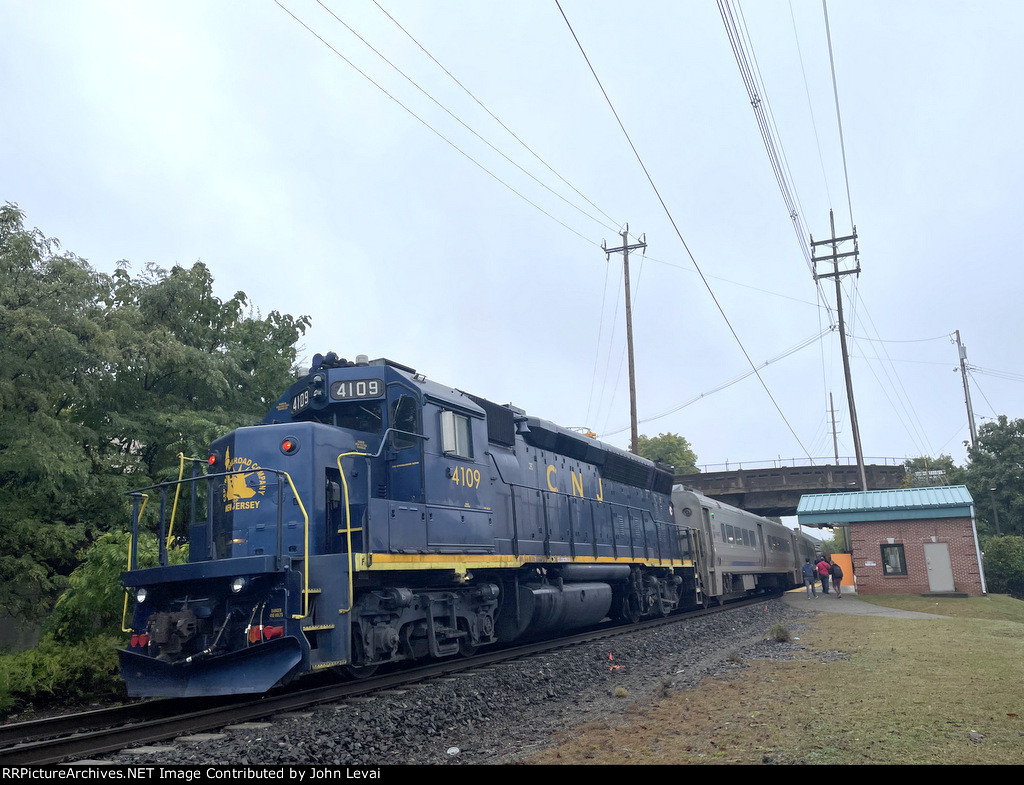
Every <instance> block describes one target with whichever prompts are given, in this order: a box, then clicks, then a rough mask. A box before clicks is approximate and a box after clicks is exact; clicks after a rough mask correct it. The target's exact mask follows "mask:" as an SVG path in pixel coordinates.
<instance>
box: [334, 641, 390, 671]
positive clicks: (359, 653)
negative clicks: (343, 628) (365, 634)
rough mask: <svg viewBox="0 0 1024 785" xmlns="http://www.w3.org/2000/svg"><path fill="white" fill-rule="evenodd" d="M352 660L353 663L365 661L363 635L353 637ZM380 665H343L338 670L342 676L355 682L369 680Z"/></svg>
mask: <svg viewBox="0 0 1024 785" xmlns="http://www.w3.org/2000/svg"><path fill="white" fill-rule="evenodd" d="M352 659H353V661H357V660H363V659H365V654H364V653H363V639H362V636H361V635H353V636H352ZM379 667H380V665H355V664H354V663H351V662H350V663H349V664H348V665H342V666H341V667H340V668H336V669H335V670H337V671H338V672H339V673H341V675H343V676H346V677H348V678H350V679H354V680H355V681H359V680H360V679H369V678H370V677H371V676H373V674H375V673H376V672H377V669H378V668H379Z"/></svg>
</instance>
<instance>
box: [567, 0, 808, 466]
mask: <svg viewBox="0 0 1024 785" xmlns="http://www.w3.org/2000/svg"><path fill="white" fill-rule="evenodd" d="M555 5H556V6H558V11H559V13H561V15H562V19H564V20H565V24H566V26H567V27H568V28H569V32H570V33H571V34H572V37H573V40H574V41H575V42H576V46H577V47H578V48H579V50H580V53H581V54H582V55H583V59H584V60H585V61H586V63H587V67H588V68H589V69H590V73H591V74H592V75H593V77H594V80H595V81H596V82H597V85H598V87H599V88H600V90H601V94H602V95H603V96H604V98H605V102H606V103H607V104H608V107H609V109H611V112H612V114H613V115H614V117H615V120H616V122H617V123H618V124H619V128H620V129H621V130H622V133H623V135H624V136H625V138H626V142H627V143H628V144H629V147H630V149H631V150H632V151H633V155H634V156H635V157H636V160H637V163H638V164H639V165H640V168H641V169H642V170H643V172H644V175H645V176H646V177H647V181H648V183H650V185H651V189H652V190H653V191H654V194H655V196H656V197H657V199H658V202H659V203H660V204H661V207H662V210H664V212H665V215H666V217H667V218H668V220H669V223H670V224H672V228H673V230H674V231H675V233H676V236H677V237H678V238H679V241H680V243H682V246H683V248H684V249H685V250H686V254H687V256H689V257H690V261H692V262H693V266H694V267H695V268H696V269H697V272H698V274H699V275H700V277H701V281H703V283H704V287H705V288H706V289H707V291H708V293H709V294H710V295H711V299H712V300H713V301H714V303H715V306H716V307H717V308H718V312H719V313H720V314H721V316H722V319H723V320H724V321H725V323H726V325H727V326H728V328H729V332H730V333H731V334H732V336H733V339H734V340H735V341H736V344H737V345H738V346H739V348H740V351H742V352H743V356H744V357H745V358H746V360H747V363H748V364H749V365H750V367H751V368H752V369H754V373H755V375H756V376H757V378H758V381H759V382H760V383H761V386H762V387H763V388H764V391H765V393H766V394H767V395H768V397H769V399H770V400H771V402H772V405H773V406H774V407H775V410H776V411H777V412H778V414H779V416H780V417H781V418H782V420H783V422H784V423H785V424H786V427H787V428H788V429H789V432H790V433H791V434H792V435H793V438H794V439H796V441H797V443H798V444H799V445H800V448H801V449H802V450H803V451H804V452H805V453H806V454H807V457H808V459H810V458H811V456H810V453H808V452H807V448H806V447H804V444H803V442H802V441H801V440H800V437H799V436H798V435H797V433H796V431H795V430H794V429H793V426H792V425H791V424H790V422H789V420H788V419H787V418H786V415H785V414H784V413H783V411H782V408H781V407H780V406H779V403H778V401H776V400H775V396H774V395H773V394H772V392H771V390H769V389H768V385H767V383H766V382H765V381H764V379H763V378H762V377H761V374H760V373H759V372H758V370H757V369H756V367H755V365H754V362H753V360H752V359H751V358H750V354H749V353H748V352H747V349H746V347H745V346H744V345H743V342H742V341H741V340H740V337H739V335H738V334H737V333H736V330H735V328H734V327H733V326H732V322H730V321H729V317H728V316H727V315H726V313H725V310H724V309H723V308H722V305H721V303H720V302H719V301H718V298H717V297H716V296H715V293H714V290H713V289H712V288H711V284H710V283H709V282H708V280H707V278H706V277H705V276H704V273H703V271H702V270H701V268H700V265H699V264H698V263H697V260H696V258H695V257H694V255H693V253H692V252H691V251H690V248H689V246H688V245H687V244H686V240H685V239H683V235H682V232H680V231H679V227H678V225H677V224H676V221H675V218H674V217H673V215H672V212H671V211H670V210H669V209H668V205H666V204H665V200H664V199H663V198H662V196H661V192H660V191H659V190H658V187H657V186H656V185H655V184H654V179H653V178H652V177H651V174H650V172H649V171H648V169H647V166H646V165H645V164H644V162H643V158H641V156H640V153H639V152H638V151H637V149H636V146H635V145H634V144H633V140H632V139H631V138H630V136H629V132H628V131H627V130H626V127H625V125H624V124H623V122H622V119H621V118H620V117H619V113H618V112H617V111H616V110H615V106H614V104H613V103H612V101H611V98H609V96H608V93H607V91H606V90H605V89H604V85H603V84H602V83H601V79H600V77H598V75H597V71H595V70H594V66H593V65H592V64H591V62H590V58H589V57H588V56H587V53H586V51H585V50H584V49H583V44H581V43H580V40H579V38H578V37H577V35H576V31H575V30H573V27H572V24H571V23H570V22H569V18H568V17H567V16H566V15H565V11H564V10H563V9H562V5H561V3H560V2H559V0H555Z"/></svg>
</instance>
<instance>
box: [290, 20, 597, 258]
mask: <svg viewBox="0 0 1024 785" xmlns="http://www.w3.org/2000/svg"><path fill="white" fill-rule="evenodd" d="M274 3H275V5H277V6H278V7H279V8H280V9H281V10H282V11H284V12H285V13H286V14H288V16H290V17H291V18H292V19H294V20H295V21H296V22H297V23H298V24H299V25H301V26H302V27H303V28H305V30H306V31H307V32H309V33H310V34H311V35H312V36H313V37H315V38H316V39H317V40H319V41H320V43H322V44H323V45H324V46H326V47H327V48H328V49H330V50H331V51H332V52H333V53H334V54H335V55H337V56H338V57H339V58H341V59H342V60H343V61H344V62H345V63H347V64H348V65H349V66H350V67H351V68H353V69H354V70H355V71H356V72H357V73H358V74H359V75H360V76H362V77H363V78H364V79H366V80H367V81H368V82H369V83H370V84H372V85H373V86H374V87H376V88H377V89H378V90H380V91H381V92H382V93H384V95H386V96H387V97H388V98H390V99H391V100H392V101H394V102H395V103H396V104H398V105H399V106H400V107H401V108H402V109H404V110H405V111H406V112H407V113H409V114H410V115H411V116H412V117H413V118H415V119H416V120H418V121H419V122H420V123H421V124H422V125H424V126H425V127H426V128H427V129H428V130H430V131H431V132H432V133H433V134H435V135H436V136H438V137H439V138H440V139H441V140H442V141H444V142H445V143H446V144H448V145H449V146H450V147H451V148H452V149H454V150H455V151H456V152H458V153H459V154H460V155H462V156H463V157H465V158H466V159H467V160H469V161H470V162H471V163H472V164H474V165H475V166H476V167H477V168H479V169H480V170H482V171H483V172H484V173H486V174H487V175H488V176H489V177H491V178H493V179H494V180H496V181H497V182H498V183H500V184H501V185H503V186H505V188H507V189H508V190H509V191H511V192H512V193H513V194H515V195H516V196H518V197H519V198H520V199H522V200H523V201H524V202H526V203H527V204H529V205H530V206H531V207H533V208H534V209H536V210H537V211H539V212H541V213H543V214H544V215H546V216H547V217H548V218H550V219H551V220H552V221H554V222H555V223H557V224H558V225H559V226H561V227H562V228H564V229H567V230H568V231H570V232H572V233H573V234H574V235H576V236H577V237H579V238H580V239H582V240H583V241H584V242H586V243H588V244H590V245H595V246H597V247H600V246H599V245H598V244H597V242H595V241H594V240H592V239H591V238H589V237H587V236H586V235H584V234H583V233H581V232H579V231H577V230H576V229H574V228H572V227H571V226H569V225H568V224H567V223H565V222H564V221H562V220H561V219H559V218H557V217H555V216H554V215H553V214H552V213H550V212H549V211H547V210H545V209H544V208H543V207H541V206H540V205H539V204H537V203H536V202H535V201H533V200H532V199H530V198H529V197H527V196H526V195H525V194H523V193H521V192H520V191H519V190H517V189H516V188H515V187H513V186H512V185H510V184H509V183H507V182H505V180H503V179H502V178H501V177H499V176H498V175H496V174H495V173H494V172H492V171H491V170H490V169H488V168H487V167H486V166H484V165H483V164H482V163H480V162H479V161H478V160H476V158H474V157H473V156H472V155H470V154H469V153H467V152H466V151H465V150H463V149H462V148H461V147H459V146H458V145H457V144H455V142H453V141H452V140H451V139H449V138H448V137H447V136H445V135H444V134H443V133H441V132H440V131H439V130H437V129H436V128H434V126H432V125H431V124H430V123H428V122H427V121H426V120H424V119H423V118H422V117H420V116H419V115H418V114H416V112H414V111H413V110H412V109H410V108H409V107H408V106H406V105H405V104H404V103H403V102H402V101H400V100H399V99H398V98H397V97H396V96H394V95H393V94H392V93H390V92H389V91H388V90H387V89H386V88H384V87H383V86H382V85H381V84H379V83H378V82H377V81H375V80H374V79H373V78H372V77H371V76H370V75H369V74H367V73H366V72H365V71H363V70H362V69H361V68H359V66H357V65H356V64H355V63H353V62H352V61H351V60H350V59H349V58H347V57H346V56H345V55H344V54H342V53H341V52H340V51H339V50H338V49H337V48H336V47H334V46H333V45H332V44H331V43H330V42H329V41H327V39H325V38H324V37H323V36H321V35H320V34H319V33H318V32H316V31H315V30H314V29H313V28H312V27H310V26H309V25H308V24H306V22H304V21H303V20H302V19H300V18H299V17H298V16H296V15H295V14H294V13H292V11H291V10H289V9H288V8H287V7H285V6H284V5H283V4H282V3H281V0H274Z"/></svg>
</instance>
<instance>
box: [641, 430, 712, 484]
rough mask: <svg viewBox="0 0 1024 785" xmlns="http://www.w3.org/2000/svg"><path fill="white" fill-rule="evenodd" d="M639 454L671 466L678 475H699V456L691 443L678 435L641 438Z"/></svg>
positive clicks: (661, 434) (668, 434) (665, 434)
mask: <svg viewBox="0 0 1024 785" xmlns="http://www.w3.org/2000/svg"><path fill="white" fill-rule="evenodd" d="M637 452H638V453H639V454H640V455H641V456H642V457H644V458H647V459H648V460H651V461H657V462H659V463H663V464H665V465H667V466H671V467H672V468H673V470H674V471H675V473H676V474H697V473H698V472H699V471H700V469H698V468H697V455H696V453H694V451H693V449H692V448H691V447H690V443H689V442H688V441H687V440H686V439H685V438H684V437H682V436H680V435H679V434H677V433H659V434H658V435H657V436H652V437H650V438H648V437H647V436H640V438H639V439H638V440H637Z"/></svg>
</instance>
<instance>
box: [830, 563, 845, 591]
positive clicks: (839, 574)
mask: <svg viewBox="0 0 1024 785" xmlns="http://www.w3.org/2000/svg"><path fill="white" fill-rule="evenodd" d="M829 564H830V565H831V568H830V569H829V574H830V575H831V576H832V588H833V589H835V592H836V599H837V600H841V599H842V598H843V592H842V590H841V589H840V588H839V584H841V583H842V582H843V568H842V567H840V566H839V565H838V564H836V563H835V560H833V559H829Z"/></svg>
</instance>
